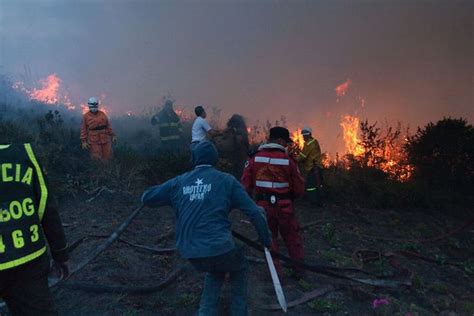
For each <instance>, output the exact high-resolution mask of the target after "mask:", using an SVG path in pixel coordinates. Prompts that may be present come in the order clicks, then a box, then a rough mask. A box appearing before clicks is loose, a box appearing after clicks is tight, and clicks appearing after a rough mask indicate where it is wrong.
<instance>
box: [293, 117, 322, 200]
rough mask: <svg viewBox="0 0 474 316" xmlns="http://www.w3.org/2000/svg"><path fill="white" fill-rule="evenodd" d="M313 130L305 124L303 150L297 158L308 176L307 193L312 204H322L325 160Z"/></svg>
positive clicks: (304, 173)
mask: <svg viewBox="0 0 474 316" xmlns="http://www.w3.org/2000/svg"><path fill="white" fill-rule="evenodd" d="M312 133H313V130H312V129H311V127H309V126H305V127H304V128H303V129H302V130H301V135H303V138H304V147H303V150H302V151H300V152H299V154H298V156H297V157H296V160H297V161H298V163H299V164H300V166H301V171H302V172H303V175H304V176H305V178H306V181H305V186H306V195H307V196H308V198H309V201H310V203H311V204H313V205H316V206H322V203H321V188H322V169H323V160H322V155H321V147H320V146H319V142H318V141H317V140H316V139H315V138H313V136H312Z"/></svg>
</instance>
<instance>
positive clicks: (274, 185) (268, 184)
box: [255, 180, 290, 189]
mask: <svg viewBox="0 0 474 316" xmlns="http://www.w3.org/2000/svg"><path fill="white" fill-rule="evenodd" d="M255 186H256V187H259V188H266V189H282V188H288V187H289V186H290V184H289V183H288V182H272V181H260V180H257V181H255Z"/></svg>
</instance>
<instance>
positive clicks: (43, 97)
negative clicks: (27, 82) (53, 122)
mask: <svg viewBox="0 0 474 316" xmlns="http://www.w3.org/2000/svg"><path fill="white" fill-rule="evenodd" d="M61 84H62V80H61V78H59V77H58V75H57V74H55V73H53V74H50V75H49V76H48V77H46V78H44V79H41V80H40V86H41V88H33V90H29V89H27V88H25V87H24V85H23V83H22V82H16V83H15V84H14V85H13V88H14V89H17V90H21V91H22V92H24V93H25V94H26V95H27V96H28V98H29V99H30V100H36V101H39V102H42V103H45V104H51V105H59V104H63V105H64V106H66V108H67V109H68V110H74V109H75V108H76V107H75V106H74V105H73V104H72V102H71V100H70V99H69V95H68V93H67V92H66V91H64V89H61Z"/></svg>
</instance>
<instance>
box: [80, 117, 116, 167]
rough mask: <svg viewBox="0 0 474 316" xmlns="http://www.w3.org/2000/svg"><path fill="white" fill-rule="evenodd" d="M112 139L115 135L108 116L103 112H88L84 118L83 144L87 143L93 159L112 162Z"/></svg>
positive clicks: (82, 127) (82, 126)
mask: <svg viewBox="0 0 474 316" xmlns="http://www.w3.org/2000/svg"><path fill="white" fill-rule="evenodd" d="M112 137H115V134H114V132H113V130H112V127H111V126H110V123H109V119H108V118H107V115H106V114H105V113H104V112H102V111H100V110H99V111H97V112H96V113H92V112H87V113H85V114H84V116H83V118H82V125H81V142H87V143H88V144H89V146H90V148H89V152H90V154H91V158H92V159H99V160H104V161H107V160H110V159H111V158H112V153H113V151H112Z"/></svg>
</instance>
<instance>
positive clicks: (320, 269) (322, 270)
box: [0, 205, 411, 308]
mask: <svg viewBox="0 0 474 316" xmlns="http://www.w3.org/2000/svg"><path fill="white" fill-rule="evenodd" d="M143 208H144V205H141V206H139V207H138V208H136V209H135V210H134V211H133V212H132V213H131V214H130V215H129V216H128V217H127V218H126V219H125V221H124V222H122V223H121V224H120V225H119V226H118V227H117V229H116V230H115V231H114V232H113V233H112V234H111V235H110V236H109V237H108V238H107V240H106V241H105V242H104V243H102V244H101V245H99V246H98V247H97V248H96V249H95V250H93V251H92V253H91V254H90V255H89V256H88V257H87V258H85V259H84V260H82V261H81V262H80V263H79V264H78V265H76V266H75V267H74V269H72V270H71V273H70V275H73V274H75V273H77V272H79V271H80V270H82V269H83V268H84V267H85V266H86V265H88V264H89V263H90V262H91V261H92V260H94V259H95V258H96V257H97V256H99V255H100V254H101V253H102V252H104V251H105V250H106V249H108V248H109V247H110V246H111V245H112V244H113V243H114V242H115V241H116V240H117V239H118V238H119V237H120V235H121V234H122V233H123V232H124V231H125V229H126V228H127V227H128V226H129V225H130V224H131V222H132V221H133V220H134V219H135V218H136V217H137V215H138V214H139V213H140V211H141V210H142V209H143ZM232 233H233V235H234V236H235V237H236V238H237V239H239V240H241V241H243V242H244V243H246V244H247V245H249V246H250V247H252V248H254V249H256V250H259V251H262V252H263V247H262V246H261V245H260V244H259V243H256V242H254V241H252V240H250V239H248V238H246V237H244V236H243V235H241V234H239V233H237V232H235V231H233V232H232ZM83 239H84V238H81V239H79V240H77V241H75V242H74V243H73V244H71V246H70V247H69V251H70V252H71V251H72V250H73V249H75V248H76V247H77V246H78V245H79V243H80V242H81V241H82V240H83ZM272 255H274V256H276V257H278V258H280V259H281V260H282V261H285V262H289V263H291V264H296V265H298V266H300V267H301V268H303V269H305V270H308V271H312V272H316V273H319V274H323V275H326V276H330V277H334V278H339V279H345V280H349V281H355V282H359V283H363V284H368V285H373V286H384V287H396V286H399V285H408V286H409V285H411V283H410V282H409V281H408V282H407V281H405V282H398V281H391V280H377V279H360V278H354V277H349V276H346V275H342V274H338V273H335V272H332V271H330V270H340V269H345V268H333V267H326V266H318V265H310V264H307V263H305V262H302V261H297V260H293V259H291V258H289V257H286V256H284V255H282V254H280V253H277V252H272ZM184 269H185V266H182V265H181V266H178V267H177V268H176V269H175V270H174V271H173V272H172V273H170V274H169V275H168V277H167V278H166V279H165V280H164V281H162V282H160V283H159V284H158V285H154V286H144V287H127V286H108V285H97V284H87V283H82V282H80V283H71V282H69V284H68V285H67V287H68V288H75V289H83V290H87V291H90V292H95V293H98V292H127V293H135V294H145V293H151V292H155V291H158V290H162V289H163V288H165V287H167V286H168V285H170V284H172V283H173V281H174V280H176V278H177V277H178V276H179V274H181V273H182V272H183V271H184ZM348 269H349V270H353V272H363V273H366V274H367V272H365V271H362V270H359V269H352V268H348ZM62 281H64V280H61V279H54V280H51V281H50V282H49V286H50V287H54V286H56V285H58V284H60V283H62V284H67V283H64V282H62ZM4 306H5V303H3V302H2V303H0V308H2V307H4Z"/></svg>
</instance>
